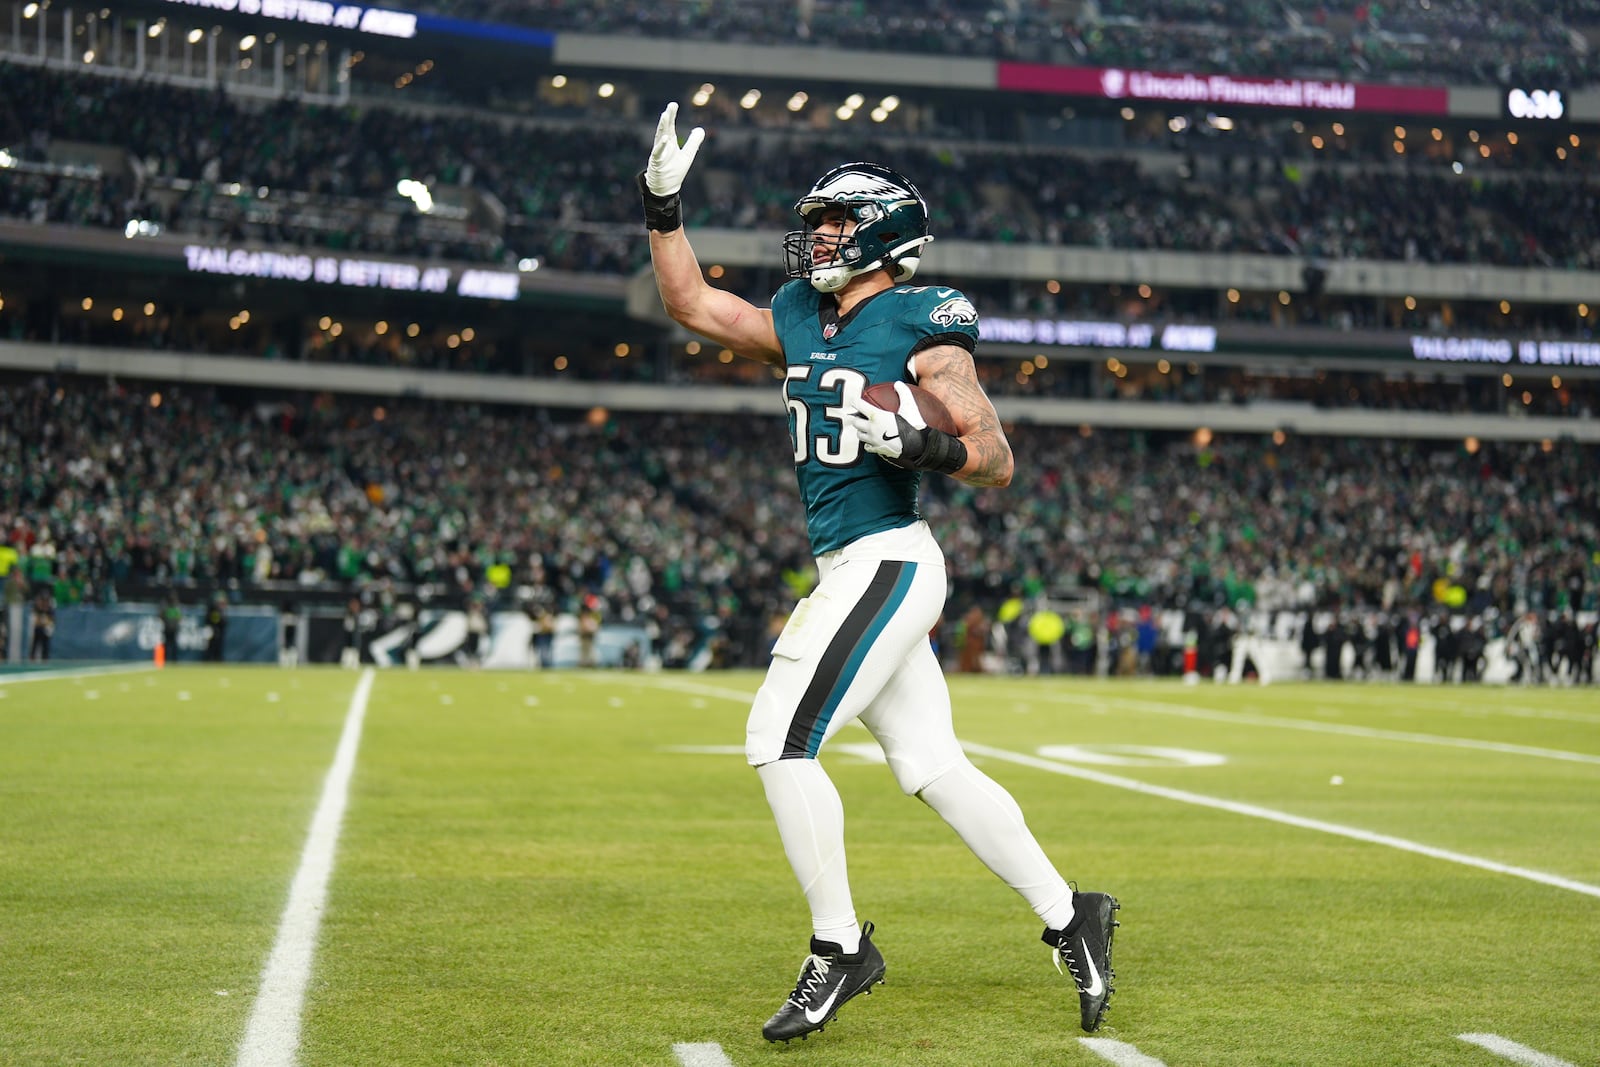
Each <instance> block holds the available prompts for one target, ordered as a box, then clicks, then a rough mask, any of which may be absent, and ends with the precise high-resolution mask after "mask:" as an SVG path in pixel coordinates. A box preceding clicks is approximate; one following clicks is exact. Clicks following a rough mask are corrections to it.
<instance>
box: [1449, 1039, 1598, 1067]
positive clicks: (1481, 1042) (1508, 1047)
mask: <svg viewBox="0 0 1600 1067" xmlns="http://www.w3.org/2000/svg"><path fill="white" fill-rule="evenodd" d="M1456 1036H1457V1037H1459V1038H1460V1039H1461V1040H1463V1041H1465V1042H1466V1043H1467V1044H1469V1045H1477V1046H1478V1047H1479V1048H1482V1049H1487V1050H1488V1051H1490V1052H1492V1053H1494V1054H1495V1055H1496V1056H1499V1057H1501V1058H1502V1059H1507V1060H1510V1061H1511V1062H1512V1063H1520V1064H1522V1067H1576V1065H1575V1064H1571V1063H1568V1062H1567V1061H1566V1060H1563V1059H1557V1058H1556V1057H1554V1056H1551V1055H1549V1054H1548V1053H1544V1052H1540V1051H1539V1050H1538V1049H1532V1048H1529V1047H1528V1046H1527V1045H1519V1044H1517V1043H1516V1042H1515V1041H1508V1040H1506V1039H1505V1038H1503V1037H1501V1036H1500V1035H1499V1034H1457V1035H1456Z"/></svg>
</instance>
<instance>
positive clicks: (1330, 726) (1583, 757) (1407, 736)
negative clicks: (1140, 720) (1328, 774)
mask: <svg viewBox="0 0 1600 1067" xmlns="http://www.w3.org/2000/svg"><path fill="white" fill-rule="evenodd" d="M1034 699H1037V700H1046V701H1050V702H1052V703H1056V704H1094V705H1103V706H1110V707H1117V708H1126V709H1128V710H1129V711H1145V712H1152V713H1154V714H1157V715H1176V716H1179V717H1180V718H1185V719H1205V720H1209V721H1211V722H1225V723H1231V724H1233V725H1236V726H1275V727H1277V728H1279V729H1281V730H1305V731H1307V732H1310V733H1318V734H1343V735H1345V736H1347V737H1369V738H1375V739H1377V740H1380V741H1407V742H1410V743H1412V744H1418V745H1441V746H1444V747H1446V748H1472V749H1478V750H1481V751H1484V752H1499V753H1502V754H1505V755H1512V756H1538V757H1540V758H1541V759H1555V760H1565V761H1567V762H1569V763H1593V764H1595V765H1597V766H1600V756H1595V755H1590V754H1589V753H1587V752H1567V751H1564V750H1562V749H1558V748H1534V747H1532V746H1530V745H1510V744H1505V743H1503V742H1500V741H1478V740H1476V739H1474V738H1470V737H1444V736H1441V735H1439V734H1418V733H1410V732H1407V731H1404V730H1382V729H1379V728H1377V727H1374V726H1351V725H1349V724H1347V723H1337V722H1317V721H1316V720H1314V719H1280V718H1278V717H1277V716H1275V715H1250V714H1245V713H1241V712H1233V711H1216V710H1213V709H1211V708H1199V707H1195V706H1194V705H1192V704H1162V703H1159V702H1157V701H1154V700H1131V699H1129V698H1127V697H1091V696H1081V697H1080V696H1072V695H1069V694H1062V693H1051V694H1047V695H1038V696H1035V698H1034Z"/></svg>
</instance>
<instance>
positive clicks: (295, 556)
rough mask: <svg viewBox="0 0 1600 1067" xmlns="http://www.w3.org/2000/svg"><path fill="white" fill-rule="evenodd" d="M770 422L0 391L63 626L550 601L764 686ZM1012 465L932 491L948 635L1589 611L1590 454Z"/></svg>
mask: <svg viewBox="0 0 1600 1067" xmlns="http://www.w3.org/2000/svg"><path fill="white" fill-rule="evenodd" d="M778 407H779V404H778V401H777V399H776V394H774V401H773V409H774V416H773V417H772V418H771V419H770V420H769V419H768V418H767V417H765V416H749V415H745V416H733V415H718V416H707V415H689V414H677V415H672V414H628V415H616V414H612V415H605V414H600V415H594V414H592V413H581V412H564V411H558V410H521V409H495V408H486V407H475V406H467V405H448V406H447V405H437V404H434V405H430V404H428V403H425V402H422V401H411V402H408V401H392V402H390V401H385V402H383V404H382V406H377V405H374V404H373V403H370V402H362V401H358V400H353V399H342V400H341V399H333V398H330V397H328V396H326V395H321V396H312V395H297V396H295V397H293V398H283V399H278V400H268V399H266V398H264V397H262V396H259V395H254V396H246V397H232V396H229V395H227V394H223V393H217V392H211V391H207V390H198V389H193V388H188V387H185V388H157V389H154V390H152V389H151V388H149V387H135V386H131V385H129V384H126V383H124V384H120V385H117V384H111V385H108V384H105V383H101V384H98V385H93V384H89V383H84V382H82V381H79V380H60V381H50V380H46V379H42V378H41V379H35V380H33V381H31V382H28V383H26V384H20V383H13V384H11V385H9V386H8V387H7V388H6V389H5V390H4V391H0V544H3V545H5V546H6V547H8V548H9V549H10V550H11V551H12V552H14V553H16V555H17V557H19V558H20V561H21V562H20V567H21V569H22V570H23V572H24V573H25V574H26V575H28V576H29V577H30V578H31V580H32V581H33V582H35V583H42V585H43V586H44V587H46V588H48V589H50V590H51V591H52V592H53V595H54V598H55V599H56V600H57V601H59V602H60V603H62V604H70V603H74V602H80V601H87V602H108V601H112V600H115V599H117V598H119V597H124V598H125V597H129V596H134V595H137V596H141V597H143V598H146V599H150V600H155V599H159V596H160V595H161V591H163V590H165V589H167V588H169V587H171V586H173V585H181V586H184V587H188V588H200V589H205V590H209V591H225V592H227V593H228V595H230V596H233V597H244V596H248V595H249V594H250V593H251V591H252V589H253V588H255V587H257V586H261V585H262V584H263V583H272V582H284V583H293V585H294V586H295V587H296V588H298V589H300V590H301V591H302V593H303V595H309V594H311V593H312V592H314V591H316V590H319V589H320V590H323V591H325V592H328V593H330V594H331V595H333V596H334V597H337V598H342V597H347V596H348V595H349V593H350V591H351V590H355V589H360V588H363V587H364V586H366V585H368V584H370V583H374V582H386V583H392V584H399V585H404V586H407V587H414V586H427V587H429V588H430V589H431V590H433V592H434V595H435V596H437V597H439V598H440V599H441V602H444V603H451V602H464V601H465V600H466V599H468V598H471V597H474V596H478V597H487V598H490V599H491V600H495V599H498V601H499V602H500V605H501V606H510V607H515V606H516V604H515V597H516V595H517V593H516V590H518V589H523V590H537V591H541V592H540V595H541V596H542V597H544V598H547V599H549V600H550V601H551V602H554V603H558V604H560V605H562V606H575V605H577V604H579V603H581V602H583V601H585V600H587V599H588V598H590V597H594V598H598V602H599V603H600V604H602V605H603V611H604V613H605V615H606V616H607V618H608V619H610V620H613V621H627V622H643V623H648V624H649V625H650V626H652V627H653V628H654V629H655V630H656V631H657V632H658V633H660V634H663V635H665V634H669V633H673V634H676V633H683V632H693V633H695V634H697V635H700V637H701V638H704V637H706V636H707V635H710V634H715V635H716V639H717V641H718V643H719V647H720V649H721V656H722V661H723V662H727V663H741V664H748V663H758V662H760V661H761V658H762V656H763V655H764V653H765V649H766V642H767V641H768V640H769V639H770V636H771V635H770V634H769V633H768V627H769V623H770V621H771V620H772V619H773V618H778V617H781V616H782V615H783V614H784V613H785V612H786V611H787V609H788V607H789V606H791V604H792V601H793V600H794V599H795V598H796V597H798V596H800V595H803V594H804V592H805V590H806V588H807V587H808V585H809V582H810V581H811V579H812V570H811V564H810V556H809V551H808V548H807V545H806V544H805V540H804V524H803V522H802V521H801V516H800V514H799V510H798V509H799V505H798V503H797V501H796V498H795V493H794V488H793V486H792V484H790V483H791V480H792V474H791V473H790V470H789V466H790V465H789V461H788V455H787V449H786V448H785V447H784V445H783V440H782V431H781V428H780V425H781V424H778V423H777V422H776V413H777V410H778ZM751 419H757V420H759V421H761V422H762V424H763V425H762V426H761V427H760V431H761V432H760V433H752V432H751V428H750V427H749V426H748V425H746V424H747V423H748V422H749V421H750V420H751ZM1012 438H1013V445H1014V447H1015V450H1016V452H1017V455H1018V457H1019V460H1020V462H1019V464H1018V475H1017V479H1016V481H1015V483H1014V484H1013V485H1012V486H1011V487H1010V488H1009V489H1007V490H1004V491H994V490H974V489H970V488H968V487H964V486H962V485H960V484H959V483H956V482H953V481H950V480H948V479H942V478H929V479H928V480H927V481H926V483H925V490H924V513H925V515H926V517H927V518H928V520H929V522H930V523H932V524H933V525H934V527H935V528H936V530H937V531H938V533H939V536H940V539H941V541H942V543H943V545H944V546H945V551H946V554H947V557H948V561H949V568H950V577H951V582H952V588H953V595H952V597H951V600H950V604H949V618H950V620H952V622H953V621H954V620H956V619H958V618H960V617H962V615H963V614H964V613H966V611H967V609H968V608H969V607H972V606H978V607H981V608H982V609H983V610H984V611H991V610H993V608H994V606H995V605H996V604H998V603H999V602H1001V601H1002V600H1004V599H1006V598H1009V597H1014V596H1033V595H1038V594H1049V593H1054V592H1058V591H1060V590H1068V589H1088V590H1094V591H1096V592H1098V593H1099V594H1101V595H1102V596H1104V597H1105V598H1106V602H1107V603H1108V604H1109V605H1110V606H1111V607H1112V608H1114V609H1121V608H1136V607H1139V606H1146V607H1154V608H1157V609H1164V610H1185V611H1198V612H1204V613H1212V612H1216V611H1219V610H1229V611H1234V610H1239V609H1241V608H1252V609H1257V610H1261V611H1266V612H1274V611H1287V610H1299V611H1305V610H1313V609H1323V610H1334V611H1347V612H1381V613H1385V614H1386V615H1391V616H1403V615H1406V614H1407V613H1413V614H1416V613H1421V614H1427V615H1430V616H1432V615H1435V614H1438V613H1441V612H1449V611H1454V612H1456V613H1459V614H1461V615H1462V616H1463V617H1473V618H1498V619H1503V620H1506V621H1508V622H1509V621H1510V620H1513V619H1515V618H1516V617H1518V616H1519V615H1521V614H1522V613H1524V612H1526V611H1535V612H1539V613H1558V612H1577V611H1594V610H1595V609H1596V608H1597V607H1600V602H1597V596H1600V487H1597V485H1596V483H1595V481H1594V479H1593V477H1592V473H1593V471H1594V470H1595V469H1597V464H1600V451H1597V450H1596V448H1595V447H1594V446H1581V445H1576V444H1572V443H1551V444H1549V445H1547V446H1540V445H1521V444H1495V443H1485V444H1484V445H1483V446H1482V447H1481V448H1480V449H1477V450H1475V451H1470V452H1469V451H1467V450H1465V449H1463V448H1462V447H1461V445H1460V444H1459V443H1456V442H1450V443H1440V444H1434V445H1430V444H1426V443H1419V442H1407V441H1371V440H1359V441H1358V440H1341V439H1328V438H1297V437H1288V438H1286V439H1284V440H1283V441H1282V442H1281V443H1274V442H1273V440H1272V439H1270V438H1265V437H1258V436H1248V435H1239V436H1226V437H1223V436H1219V437H1218V438H1217V439H1215V440H1214V441H1212V442H1211V443H1209V444H1207V445H1205V446H1199V445H1197V444H1196V443H1195V442H1194V441H1193V440H1192V439H1191V438H1190V437H1189V436H1188V435H1184V436H1182V437H1177V436H1162V435H1156V434H1146V433H1136V432H1095V433H1092V434H1087V435H1086V434H1084V433H1083V432H1081V431H1078V430H1068V429H1052V428H1044V427H1036V426H1027V425H1019V426H1016V427H1014V428H1013V429H1012ZM497 564H498V565H503V566H504V567H506V568H507V571H506V572H505V573H506V574H508V575H509V579H510V580H509V582H508V583H506V584H505V585H504V587H501V586H496V585H494V584H492V583H490V582H489V580H488V576H489V574H490V568H492V567H494V566H495V565H497ZM1450 589H1459V590H1460V592H1459V593H1450V594H1449V597H1446V596H1445V595H1444V593H1443V592H1442V591H1448V590H1450ZM1451 598H1453V599H1451ZM341 602H342V601H341Z"/></svg>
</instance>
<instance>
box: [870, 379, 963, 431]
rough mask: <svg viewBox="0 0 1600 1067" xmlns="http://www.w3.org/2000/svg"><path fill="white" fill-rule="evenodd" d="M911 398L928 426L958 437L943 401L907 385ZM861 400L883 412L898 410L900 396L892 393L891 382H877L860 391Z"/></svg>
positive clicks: (954, 423) (920, 388)
mask: <svg viewBox="0 0 1600 1067" xmlns="http://www.w3.org/2000/svg"><path fill="white" fill-rule="evenodd" d="M907 388H908V389H910V390H911V396H912V397H913V398H914V399H915V400H916V402H917V410H918V411H920V412H922V417H923V419H924V420H926V421H927V423H928V425H929V426H932V427H933V428H934V429H935V430H943V431H944V432H945V433H947V434H952V435H959V434H960V432H961V431H959V430H957V429H956V420H955V419H953V418H952V417H951V416H950V409H949V408H947V407H945V406H944V401H943V400H940V399H939V398H938V397H936V396H934V395H933V394H932V393H930V392H928V391H927V390H926V389H924V388H922V387H921V386H920V385H908V386H907ZM861 399H862V400H865V401H866V402H867V403H869V404H871V405H872V406H873V407H877V408H882V409H883V410H885V411H899V410H900V394H899V393H897V392H895V391H894V383H893V382H878V383H877V384H875V385H869V386H867V387H866V388H865V389H863V390H861Z"/></svg>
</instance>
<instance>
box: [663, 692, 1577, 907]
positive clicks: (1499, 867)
mask: <svg viewBox="0 0 1600 1067" xmlns="http://www.w3.org/2000/svg"><path fill="white" fill-rule="evenodd" d="M652 684H655V685H656V686H658V687H659V688H662V689H672V690H677V691H680V692H688V693H695V694H698V695H700V696H708V697H718V698H721V699H725V700H735V701H741V702H746V703H747V702H749V700H750V699H751V694H749V693H746V692H743V691H741V690H737V689H725V688H721V687H717V686H711V685H704V684H701V683H678V682H667V681H664V680H663V681H655V682H652ZM1047 699H1048V698H1047ZM1088 699H1089V698H1085V700H1088ZM1097 702H1098V701H1097ZM1129 703H1134V702H1131V701H1130V702H1129ZM1139 703H1143V702H1139ZM1156 708H1157V709H1158V710H1163V711H1168V710H1171V709H1170V708H1168V707H1167V706H1166V705H1156ZM1196 710H1199V709H1196ZM1215 717H1216V718H1219V719H1221V720H1222V721H1234V720H1235V718H1236V717H1235V716H1229V715H1226V714H1225V713H1221V712H1219V713H1217V714H1216V716H1215ZM1237 718H1253V716H1240V717H1237ZM1263 721H1264V722H1265V723H1266V724H1268V725H1275V726H1276V725H1282V722H1281V721H1280V720H1273V719H1264V720H1263ZM1310 725H1319V726H1320V725H1324V724H1321V723H1315V724H1310ZM1377 733H1378V734H1379V735H1382V734H1384V733H1385V731H1377ZM962 747H963V748H965V749H966V750H967V751H968V752H970V753H974V754H977V755H981V756H989V757H991V758H993V759H1001V760H1007V761H1009V762H1011V763H1016V764H1020V765H1022V766H1024V767H1033V768H1035V769H1037V770H1043V771H1050V772H1051V773H1054V774H1062V775H1066V776H1067V777H1070V778H1079V779H1082V780H1084V781H1087V782H1096V783H1098V784H1100V785H1109V786H1113V787H1115V788H1117V789H1127V790H1130V791H1132V792H1135V793H1144V794H1146V795H1147V796H1156V797H1161V798H1163V799H1166V800H1175V801H1177V802H1179V803H1181V804H1193V805H1196V806H1198V807H1205V808H1215V809H1217V810H1219V811H1226V812H1231V813H1232V814H1235V815H1244V816H1248V817H1250V818H1255V819H1266V820H1268V821H1269V822H1276V823H1281V824H1283V825H1285V826H1294V827H1298V828H1300V829H1302V830H1315V831H1317V832H1318V833H1324V834H1332V835H1334V836H1336V837H1347V838H1350V839H1351V840H1355V841H1364V842H1366V843H1368V844H1372V845H1382V846H1384V847H1386V848H1393V849H1398V850H1400V851H1401V852H1410V853H1412V854H1414V855H1418V856H1427V857H1430V858H1432V859H1438V860H1444V861H1445V862H1447V863H1456V864H1460V865H1461V866H1463V867H1475V868H1477V869H1478V870H1482V871H1489V872H1491V873H1493V874H1504V875H1510V876H1511V877H1513V878H1522V879H1525V880H1526V881H1530V882H1537V883H1539V884H1541V885H1548V886H1552V887H1554V888H1556V889H1565V890H1568V891H1569V892H1573V893H1581V894H1583V895H1584V896H1590V897H1600V885H1591V884H1589V883H1587V882H1580V881H1577V880H1576V879H1572V878H1563V877H1562V876H1561V875H1558V874H1550V873H1548V872H1545V871H1536V870H1532V869H1530V868H1527V867H1516V866H1513V865H1511V864H1507V863H1499V862H1497V861H1495V860H1490V859H1484V858H1483V857H1481V856H1471V855H1468V854H1466V853H1464V852H1453V851H1451V850H1449V849H1444V848H1436V847H1434V846H1433V845H1424V844H1422V843H1420V842H1417V841H1408V840H1406V839H1405V838H1403V837H1394V836H1392V835H1390V834H1379V833H1374V832H1372V831H1371V830H1362V829H1360V828H1359V827H1354V826H1341V825H1340V824H1338V823H1331V822H1325V821H1323V820H1322V819H1309V818H1306V817H1304V816H1300V815H1291V814H1289V813H1288V812H1283V811H1275V810H1273V809H1271V808H1263V807H1260V806H1258V805H1255V804H1243V803H1239V802H1238V801H1233V800H1222V799H1220V798H1217V797H1208V796H1205V795H1204V794H1201V793H1191V792H1189V791H1187V790H1183V789H1169V788H1166V787H1165V786H1159V785H1150V784H1149V783H1146V782H1141V781H1138V780H1137V779H1134V778H1123V777H1121V776H1119V775H1115V774H1106V773H1104V772H1101V771H1093V770H1089V769H1088V768H1085V767H1077V766H1073V765H1071V764H1067V763H1060V762H1057V761H1055V760H1047V759H1041V758H1040V757H1038V756H1029V755H1026V754H1024V753H1021V752H1011V751H1008V750H1006V749H1002V748H991V747H989V746H988V745H980V744H975V743H972V742H964V743H963V745H962ZM1569 755H1573V753H1569ZM1597 762H1600V758H1597Z"/></svg>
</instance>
